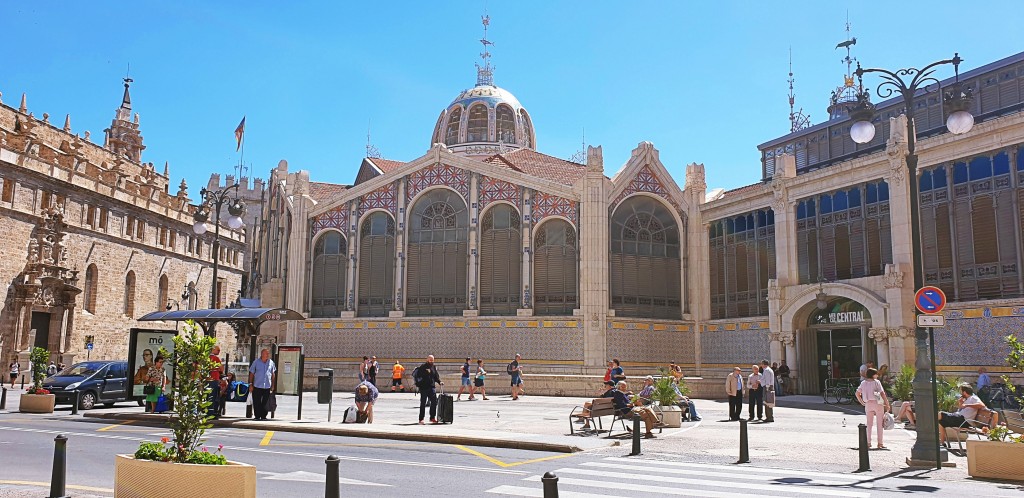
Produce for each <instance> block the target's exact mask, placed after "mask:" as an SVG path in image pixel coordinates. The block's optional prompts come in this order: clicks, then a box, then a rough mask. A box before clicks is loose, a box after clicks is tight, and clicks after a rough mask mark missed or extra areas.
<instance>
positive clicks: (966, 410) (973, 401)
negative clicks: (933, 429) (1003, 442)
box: [939, 384, 985, 445]
mask: <svg viewBox="0 0 1024 498" xmlns="http://www.w3.org/2000/svg"><path fill="white" fill-rule="evenodd" d="M957 404H958V406H960V409H959V410H957V411H956V412H955V413H950V412H939V425H940V426H942V427H960V426H962V425H963V424H964V422H965V421H967V420H976V419H977V418H978V410H981V409H984V408H985V403H982V402H981V398H979V397H978V396H976V395H975V394H974V388H973V387H971V386H969V385H966V384H965V385H962V386H960V400H959V401H958V402H957ZM939 444H942V445H945V444H946V430H945V429H943V430H941V431H939Z"/></svg>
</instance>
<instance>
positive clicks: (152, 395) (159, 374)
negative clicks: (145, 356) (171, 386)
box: [143, 355, 167, 413]
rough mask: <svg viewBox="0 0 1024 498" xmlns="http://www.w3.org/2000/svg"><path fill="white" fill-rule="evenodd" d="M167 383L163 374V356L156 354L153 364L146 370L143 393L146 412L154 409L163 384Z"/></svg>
mask: <svg viewBox="0 0 1024 498" xmlns="http://www.w3.org/2000/svg"><path fill="white" fill-rule="evenodd" d="M166 384H167V376H166V375H165V374H164V357H163V356H160V355H157V357H156V360H155V361H153V366H152V367H150V369H149V370H148V371H147V372H146V387H144V388H143V393H145V394H146V412H147V413H153V412H155V411H156V403H157V401H160V395H162V394H163V393H164V386H165V385H166ZM147 391H148V392H147Z"/></svg>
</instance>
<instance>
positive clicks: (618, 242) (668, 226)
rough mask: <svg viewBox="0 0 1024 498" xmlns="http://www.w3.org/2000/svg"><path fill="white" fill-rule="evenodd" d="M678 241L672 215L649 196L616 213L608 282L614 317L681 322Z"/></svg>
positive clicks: (625, 204)
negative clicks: (665, 319)
mask: <svg viewBox="0 0 1024 498" xmlns="http://www.w3.org/2000/svg"><path fill="white" fill-rule="evenodd" d="M679 237H680V236H679V227H678V226H677V225H676V222H675V219H674V218H673V217H672V213H671V212H669V210H668V209H666V208H665V207H664V206H663V205H662V204H661V203H660V202H658V201H656V200H654V199H652V198H650V197H647V196H636V197H632V198H630V199H627V200H625V201H624V202H622V204H620V205H619V206H618V207H617V208H616V209H615V213H614V214H613V215H612V220H611V244H612V247H611V257H610V261H609V263H610V265H609V270H610V271H609V277H610V284H611V301H612V303H611V306H612V308H614V309H615V314H616V316H630V317H642V318H672V319H679V318H682V315H683V309H682V282H681V278H680V271H681V261H680V256H679V247H680V244H679V241H680V238H679Z"/></svg>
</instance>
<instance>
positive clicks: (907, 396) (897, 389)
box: [892, 363, 917, 401]
mask: <svg viewBox="0 0 1024 498" xmlns="http://www.w3.org/2000/svg"><path fill="white" fill-rule="evenodd" d="M915 373H917V370H916V369H915V368H914V366H913V365H911V364H909V363H904V364H903V366H902V367H900V370H899V372H897V373H896V377H895V378H894V379H893V381H892V396H893V397H894V398H896V399H898V400H900V401H910V400H912V399H914V374H915Z"/></svg>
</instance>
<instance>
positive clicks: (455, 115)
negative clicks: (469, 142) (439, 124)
mask: <svg viewBox="0 0 1024 498" xmlns="http://www.w3.org/2000/svg"><path fill="white" fill-rule="evenodd" d="M460 126H462V108H461V107H456V108H454V109H452V112H451V114H449V115H448V128H447V129H446V130H445V132H444V143H445V145H454V144H457V143H459V127H460Z"/></svg>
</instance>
